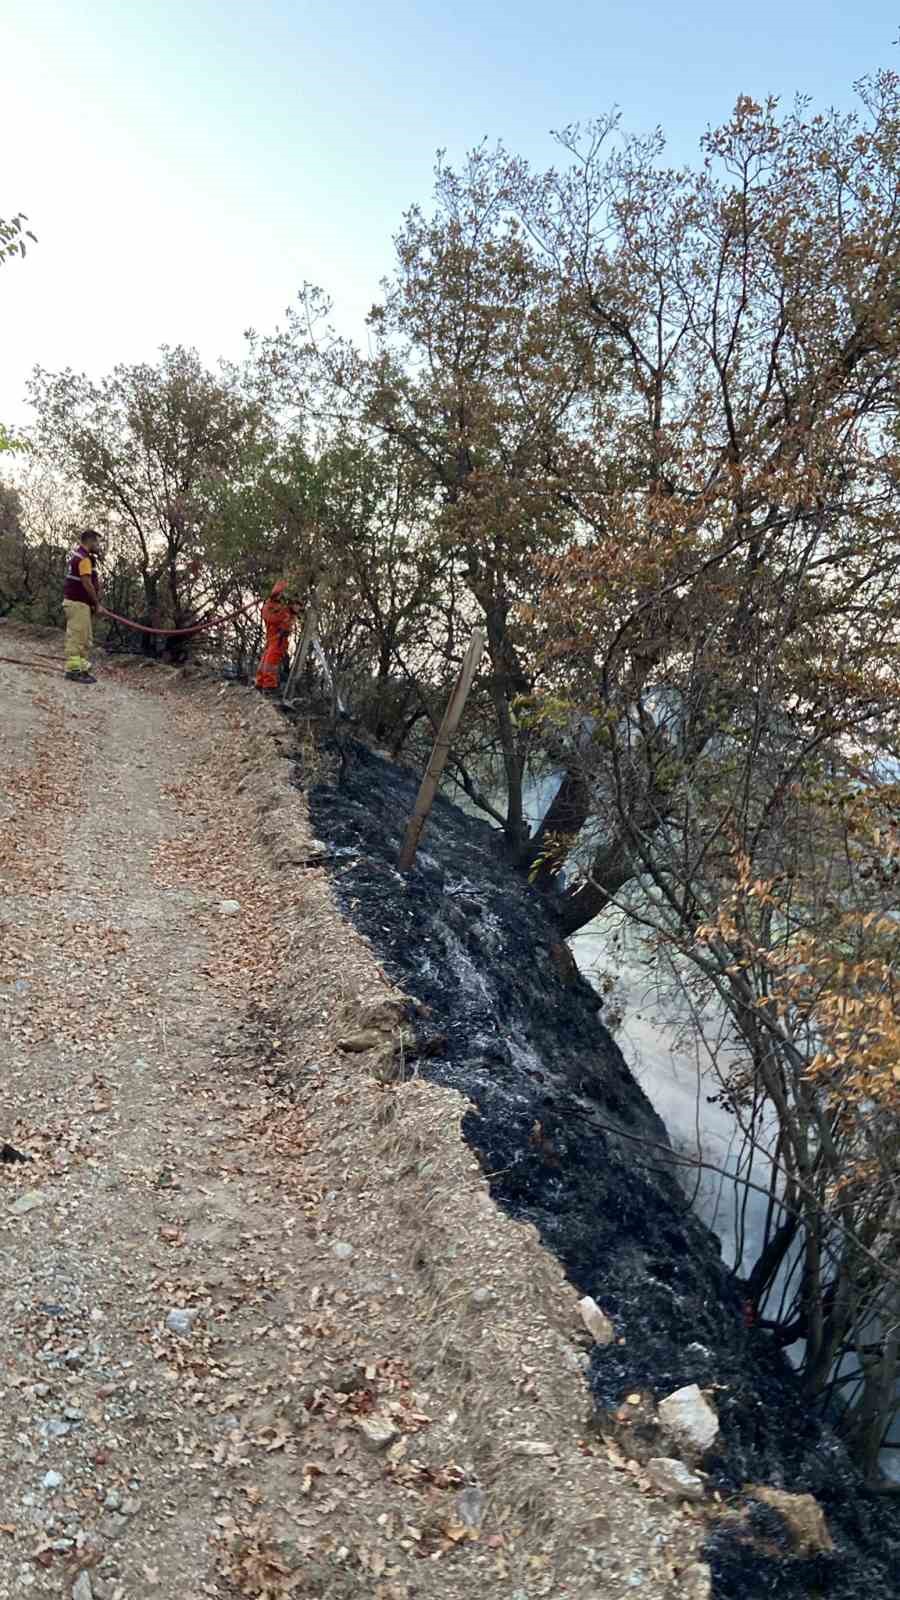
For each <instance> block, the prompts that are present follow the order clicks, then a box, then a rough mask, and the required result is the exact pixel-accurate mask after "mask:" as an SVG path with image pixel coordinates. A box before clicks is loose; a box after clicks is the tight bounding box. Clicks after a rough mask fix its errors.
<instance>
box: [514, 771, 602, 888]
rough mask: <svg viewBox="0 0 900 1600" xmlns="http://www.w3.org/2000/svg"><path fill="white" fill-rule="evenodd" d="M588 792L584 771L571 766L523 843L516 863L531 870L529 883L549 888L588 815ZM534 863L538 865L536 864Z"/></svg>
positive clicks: (589, 801) (528, 870)
mask: <svg viewBox="0 0 900 1600" xmlns="http://www.w3.org/2000/svg"><path fill="white" fill-rule="evenodd" d="M590 807H591V793H590V787H589V785H588V782H587V779H586V778H585V776H584V773H583V772H582V771H581V770H580V769H578V768H571V769H570V770H569V771H568V772H567V773H566V775H565V777H564V778H563V780H562V783H561V784H560V786H559V788H558V789H557V791H556V794H555V795H554V796H553V799H552V801H551V802H550V806H549V808H548V810H547V812H546V814H545V816H544V819H543V821H542V822H541V825H540V827H539V828H538V830H537V833H536V834H535V836H534V838H533V839H530V840H528V841H526V842H525V843H524V844H523V847H522V852H521V855H520V857H519V865H520V866H521V867H524V869H525V870H526V871H527V872H531V871H532V868H534V869H535V870H534V871H533V873H532V879H531V881H532V883H534V884H536V886H537V887H538V888H539V889H543V890H549V889H552V888H553V887H554V885H555V882H556V878H557V875H558V874H559V873H560V872H561V871H562V868H563V867H564V866H565V862H566V857H567V856H568V854H569V851H570V850H571V848H572V845H573V844H574V843H575V840H576V839H577V838H578V835H579V833H580V832H581V830H582V828H583V827H584V825H585V823H586V822H587V819H588V816H589V815H590ZM536 863H537V865H536Z"/></svg>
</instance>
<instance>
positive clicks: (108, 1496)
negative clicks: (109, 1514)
mask: <svg viewBox="0 0 900 1600" xmlns="http://www.w3.org/2000/svg"><path fill="white" fill-rule="evenodd" d="M103 1504H104V1505H105V1507H106V1509H107V1511H120V1510H121V1508H122V1496H121V1495H120V1493H119V1491H118V1489H107V1491H106V1493H105V1495H104V1496H103Z"/></svg>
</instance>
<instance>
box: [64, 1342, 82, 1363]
mask: <svg viewBox="0 0 900 1600" xmlns="http://www.w3.org/2000/svg"><path fill="white" fill-rule="evenodd" d="M63 1360H64V1361H65V1363H66V1366H67V1367H80V1366H81V1363H82V1361H83V1360H84V1345H83V1344H76V1345H73V1346H72V1349H71V1350H67V1351H66V1353H65V1355H64V1356H63Z"/></svg>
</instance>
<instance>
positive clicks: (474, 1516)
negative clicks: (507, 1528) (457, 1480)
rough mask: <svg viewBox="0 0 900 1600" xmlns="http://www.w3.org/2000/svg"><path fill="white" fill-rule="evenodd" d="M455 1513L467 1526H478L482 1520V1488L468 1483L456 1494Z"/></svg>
mask: <svg viewBox="0 0 900 1600" xmlns="http://www.w3.org/2000/svg"><path fill="white" fill-rule="evenodd" d="M456 1515H457V1516H458V1517H459V1520H460V1522H462V1523H464V1524H465V1526H466V1527H467V1528H475V1529H477V1528H480V1527H481V1524H482V1523H483V1521H484V1490H483V1489H480V1488H479V1487H478V1484H476V1483H472V1484H468V1485H467V1486H466V1488H465V1489H460V1491H459V1494H458V1495H457V1496H456Z"/></svg>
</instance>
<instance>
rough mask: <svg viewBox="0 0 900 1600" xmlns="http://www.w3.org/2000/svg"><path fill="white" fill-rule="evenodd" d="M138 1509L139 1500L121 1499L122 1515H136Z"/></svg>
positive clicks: (139, 1505) (139, 1507)
mask: <svg viewBox="0 0 900 1600" xmlns="http://www.w3.org/2000/svg"><path fill="white" fill-rule="evenodd" d="M140 1509H141V1502H140V1500H133V1499H132V1500H123V1501H122V1515H123V1517H136V1516H137V1514H138V1512H139V1511H140Z"/></svg>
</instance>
